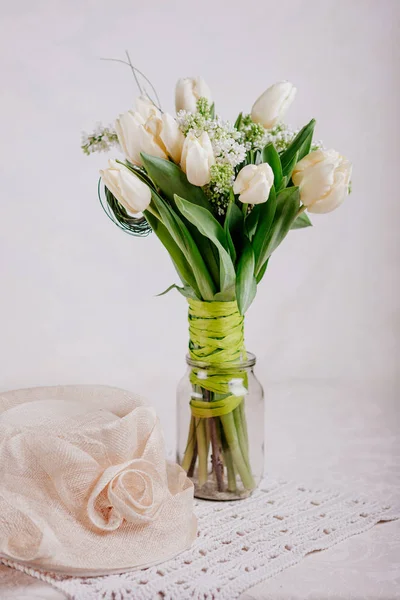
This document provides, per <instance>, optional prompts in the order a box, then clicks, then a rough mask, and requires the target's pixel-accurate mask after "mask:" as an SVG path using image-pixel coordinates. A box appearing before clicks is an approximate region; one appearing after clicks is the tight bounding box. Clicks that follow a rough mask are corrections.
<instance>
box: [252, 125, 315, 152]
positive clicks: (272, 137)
mask: <svg viewBox="0 0 400 600" xmlns="http://www.w3.org/2000/svg"><path fill="white" fill-rule="evenodd" d="M299 131H300V130H299V129H292V128H291V127H290V126H289V125H286V124H285V123H280V124H279V125H277V126H276V127H274V128H273V129H271V130H269V131H266V132H265V134H264V136H263V138H262V146H261V148H263V147H264V146H265V145H266V144H268V143H270V142H272V143H273V144H274V146H275V148H276V150H277V151H278V152H283V151H284V150H286V148H287V147H288V146H290V144H291V143H292V142H293V140H294V138H295V137H296V135H297V134H298V133H299ZM323 147H324V146H323V143H322V142H321V140H317V141H314V142H313V143H312V146H311V151H314V150H319V149H321V148H323ZM261 148H260V149H261Z"/></svg>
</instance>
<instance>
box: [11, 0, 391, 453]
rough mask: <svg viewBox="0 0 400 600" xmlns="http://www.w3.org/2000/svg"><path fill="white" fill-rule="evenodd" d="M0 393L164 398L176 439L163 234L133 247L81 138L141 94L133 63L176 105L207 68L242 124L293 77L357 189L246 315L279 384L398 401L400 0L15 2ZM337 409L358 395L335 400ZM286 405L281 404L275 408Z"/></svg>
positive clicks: (301, 110) (262, 365)
mask: <svg viewBox="0 0 400 600" xmlns="http://www.w3.org/2000/svg"><path fill="white" fill-rule="evenodd" d="M0 12H1V25H0V48H1V63H0V68H1V73H2V83H1V111H0V119H1V129H0V132H1V160H0V171H1V180H0V181H1V188H0V189H1V211H0V236H1V237H0V261H1V267H0V284H1V291H0V390H6V389H11V388H16V387H25V386H33V385H46V384H57V383H107V384H111V385H118V386H121V387H126V388H129V389H133V390H136V391H138V392H141V393H143V394H145V395H146V396H148V397H149V398H150V399H151V401H152V402H153V403H154V404H155V405H156V407H157V409H158V411H159V413H160V416H161V418H162V420H163V423H164V425H165V426H166V437H167V440H168V442H169V443H171V440H172V439H173V431H174V413H173V410H174V402H175V400H174V393H175V392H174V390H175V385H176V382H177V380H178V379H179V377H180V376H181V375H182V373H183V371H184V355H185V352H186V344H187V323H186V306H185V301H184V299H183V298H181V297H180V296H179V295H178V294H177V293H174V292H172V293H171V294H169V295H167V296H165V297H162V298H155V294H157V293H158V292H160V291H162V290H164V289H165V288H166V287H167V286H168V285H170V284H171V283H172V282H174V281H176V276H175V272H174V270H173V268H172V266H171V264H170V262H169V258H168V255H167V254H166V252H165V251H164V249H163V248H162V247H161V246H160V245H159V243H158V241H157V239H156V238H155V237H149V238H147V239H135V238H131V237H129V236H127V235H124V234H123V233H122V232H121V231H119V230H118V229H117V228H116V227H114V226H113V225H112V224H111V223H110V222H109V221H108V219H107V218H106V217H105V215H104V214H103V212H102V210H101V208H100V206H99V204H98V200H97V192H96V186H97V177H98V169H99V168H100V167H101V166H102V165H104V164H105V162H106V156H105V155H97V156H93V157H90V158H87V157H85V156H84V155H83V154H82V153H81V151H80V132H81V130H82V129H86V130H90V129H91V128H92V126H93V125H94V124H95V122H96V121H103V122H105V123H107V122H111V121H112V120H113V119H114V117H115V116H116V115H117V114H118V113H119V112H121V111H124V110H127V109H128V108H129V107H130V106H131V104H132V102H133V98H134V96H135V95H136V89H135V86H134V82H133V79H132V77H131V74H130V72H129V70H128V69H127V68H126V67H124V66H123V65H118V64H116V63H107V62H101V61H100V60H99V58H100V57H114V58H118V57H119V58H122V57H123V52H124V49H125V48H127V49H129V50H130V53H131V56H132V58H133V61H134V63H135V64H136V65H137V66H138V67H139V68H140V69H141V70H143V71H144V72H145V73H146V74H147V75H148V76H149V77H150V78H151V80H152V81H153V82H154V83H155V84H156V86H157V89H158V92H159V95H160V96H161V98H162V101H163V106H164V107H165V108H166V109H167V110H172V108H173V89H174V85H175V81H176V79H177V78H178V77H180V76H186V75H192V74H202V75H203V76H204V77H205V79H206V80H207V82H208V83H209V85H210V87H211V88H212V90H213V93H214V96H215V101H216V106H217V110H218V111H219V112H221V113H222V114H223V115H224V116H225V117H227V118H230V119H234V118H235V116H236V114H237V113H238V112H239V111H240V110H243V109H245V110H246V109H250V107H251V104H252V102H253V101H254V100H255V98H256V97H257V96H258V95H259V94H260V93H261V92H262V91H263V89H265V88H266V87H267V86H268V85H270V84H272V83H273V82H275V81H276V80H279V79H289V80H291V81H292V82H294V83H295V85H296V86H297V87H298V96H297V99H296V101H295V104H294V105H293V106H292V108H291V109H290V112H289V114H288V121H289V122H290V123H291V124H292V125H293V126H302V125H303V124H304V123H305V122H306V121H308V120H309V119H310V118H311V117H315V118H316V119H317V121H318V125H317V133H316V135H317V138H321V139H322V140H323V141H324V143H325V145H326V146H330V147H334V148H336V149H338V150H340V151H341V152H342V153H343V154H344V155H346V156H347V157H348V158H349V159H351V160H352V161H353V163H354V177H353V190H354V191H353V194H352V195H351V196H350V198H349V199H348V201H347V202H346V204H345V205H343V206H342V207H341V208H340V209H339V210H337V211H336V212H334V213H332V214H331V215H325V216H320V217H319V216H318V215H317V216H316V217H315V218H314V223H315V227H314V228H312V229H309V230H303V231H296V232H293V233H292V234H291V235H290V237H289V238H288V239H287V240H286V241H285V243H284V245H283V246H282V247H280V248H279V250H278V251H277V252H276V254H275V255H274V258H273V260H272V261H271V263H270V269H269V272H268V275H267V276H266V277H265V279H264V280H263V283H262V285H261V286H260V288H259V292H258V295H257V298H256V301H255V304H254V305H253V307H252V308H251V309H250V311H249V313H248V317H247V346H248V348H249V349H250V350H252V351H253V352H255V353H256V354H257V355H258V357H259V365H258V374H259V377H260V379H261V380H262V382H263V383H264V386H265V388H266V390H267V391H268V390H269V389H270V388H271V389H272V387H273V385H275V384H277V385H279V386H282V385H286V384H288V385H289V384H290V385H296V382H298V383H299V385H301V382H304V380H306V381H307V382H308V383H310V382H311V384H312V382H315V385H316V386H318V389H320V390H322V391H321V397H320V398H319V397H316V402H322V401H323V390H324V385H327V386H328V385H331V384H332V383H334V384H335V385H336V384H337V385H339V386H340V385H342V384H343V385H344V386H346V385H352V384H355V383H357V382H360V381H364V382H365V384H366V385H369V383H371V385H373V386H374V389H376V390H377V401H379V394H380V393H382V394H385V395H388V394H389V395H391V397H392V400H393V402H394V401H395V383H396V371H397V370H398V362H399V336H398V334H399V312H398V304H399V301H398V294H399V291H400V290H399V267H398V263H399V258H400V256H399V245H398V239H399V229H400V206H399V194H398V182H397V179H398V172H399V166H398V165H399V161H400V152H399V133H400V132H399V124H398V107H399V100H400V97H399V77H398V71H397V69H398V61H399V42H398V39H399V35H398V34H399V15H400V2H399V1H398V0H385V1H384V0H380V1H378V0H323V1H321V0H282V1H280V2H276V1H270V0H263V1H262V0H258V1H254V0H246V2H244V1H242V0H240V1H238V0H230V1H229V2H228V1H224V2H222V1H220V2H217V1H216V0H202V1H201V2H192V1H188V0H186V1H184V0H177V1H174V0H169V1H162V0H151V1H149V2H138V1H135V0H129V1H128V0H126V1H124V0H114V1H113V2H106V1H105V0H100V1H99V0H98V1H95V0H79V1H78V0H63V1H60V0H43V1H40V0H25V1H24V0H14V1H13V2H12V3H6V2H2V3H1V9H0ZM337 399H338V402H343V403H348V402H351V401H352V398H351V397H348V396H341V395H340V394H338V398H337ZM270 401H273V396H272V397H271V396H270Z"/></svg>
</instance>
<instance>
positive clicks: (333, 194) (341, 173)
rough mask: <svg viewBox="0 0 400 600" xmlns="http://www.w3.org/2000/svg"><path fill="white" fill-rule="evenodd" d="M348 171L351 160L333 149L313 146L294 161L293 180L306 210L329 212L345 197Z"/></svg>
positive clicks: (349, 174)
mask: <svg viewBox="0 0 400 600" xmlns="http://www.w3.org/2000/svg"><path fill="white" fill-rule="evenodd" d="M351 171H352V165H351V163H350V162H349V161H348V160H346V159H345V158H344V157H343V156H341V155H340V154H339V152H336V150H316V151H315V152H311V153H310V154H308V155H307V156H305V157H304V158H303V159H302V160H301V161H299V162H298V163H297V165H296V166H295V168H294V171H293V174H292V180H293V183H294V185H297V186H299V190H300V200H301V201H302V203H303V204H304V206H306V207H307V210H308V212H310V213H328V212H331V211H332V210H334V209H335V208H337V207H338V206H340V204H342V202H343V201H344V199H345V198H346V196H347V194H348V192H349V184H350V178H351Z"/></svg>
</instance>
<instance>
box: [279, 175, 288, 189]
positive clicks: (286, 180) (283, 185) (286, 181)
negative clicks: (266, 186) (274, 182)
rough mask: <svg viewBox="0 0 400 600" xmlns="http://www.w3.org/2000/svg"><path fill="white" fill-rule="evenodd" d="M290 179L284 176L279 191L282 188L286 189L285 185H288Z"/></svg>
mask: <svg viewBox="0 0 400 600" xmlns="http://www.w3.org/2000/svg"><path fill="white" fill-rule="evenodd" d="M288 181H289V180H288V178H287V177H282V181H281V185H280V187H279V190H278V191H279V192H280V191H281V190H284V189H285V187H286V186H287V184H288Z"/></svg>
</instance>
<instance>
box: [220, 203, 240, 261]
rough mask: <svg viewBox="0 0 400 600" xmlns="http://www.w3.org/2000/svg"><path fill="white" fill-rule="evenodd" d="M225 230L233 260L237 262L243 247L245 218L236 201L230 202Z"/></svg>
mask: <svg viewBox="0 0 400 600" xmlns="http://www.w3.org/2000/svg"><path fill="white" fill-rule="evenodd" d="M224 230H225V235H226V239H227V242H228V247H229V253H230V255H231V257H232V262H233V263H235V262H236V257H237V255H238V253H239V252H240V251H241V248H242V241H243V236H244V220H243V213H242V211H241V210H240V208H239V207H238V206H237V204H235V203H234V202H230V203H229V204H228V209H227V211H226V216H225V223H224Z"/></svg>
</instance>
